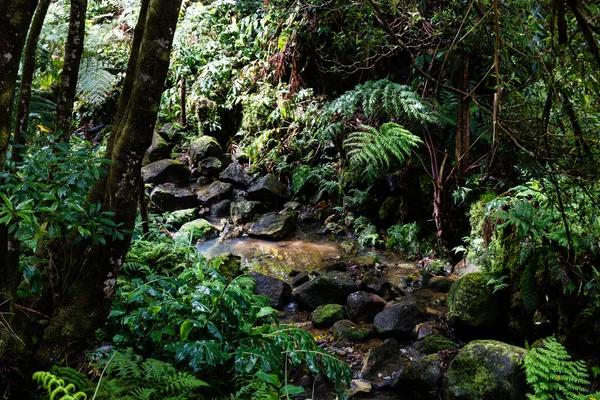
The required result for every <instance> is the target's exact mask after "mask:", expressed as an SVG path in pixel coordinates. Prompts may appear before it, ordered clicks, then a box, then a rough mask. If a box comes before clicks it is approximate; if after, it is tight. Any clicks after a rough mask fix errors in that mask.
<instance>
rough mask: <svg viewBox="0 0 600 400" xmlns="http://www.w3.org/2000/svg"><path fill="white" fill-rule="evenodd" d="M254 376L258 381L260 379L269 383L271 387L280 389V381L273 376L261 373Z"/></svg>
mask: <svg viewBox="0 0 600 400" xmlns="http://www.w3.org/2000/svg"><path fill="white" fill-rule="evenodd" d="M254 376H256V377H257V378H258V379H260V380H262V381H265V382H267V383H270V384H271V385H273V386H275V387H280V386H281V381H280V380H279V378H278V377H277V375H275V374H266V373H264V372H263V371H257V372H256V373H255V374H254Z"/></svg>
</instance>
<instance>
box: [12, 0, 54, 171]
mask: <svg viewBox="0 0 600 400" xmlns="http://www.w3.org/2000/svg"><path fill="white" fill-rule="evenodd" d="M49 6H50V0H40V2H39V4H38V6H37V9H36V10H35V15H34V16H33V21H31V27H30V28H29V34H28V35H27V42H26V44H25V52H24V54H23V68H22V73H21V89H20V91H19V101H18V102H17V112H16V117H15V136H14V141H13V151H12V157H13V160H14V161H15V162H18V161H21V150H22V147H23V146H24V145H25V141H26V140H25V136H24V132H25V130H26V129H27V121H28V118H29V99H30V98H31V82H32V81H33V74H34V72H35V53H36V49H37V45H38V40H39V37H40V32H41V31H42V26H43V25H44V20H45V19H46V13H47V12H48V7H49Z"/></svg>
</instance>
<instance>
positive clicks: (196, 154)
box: [188, 136, 223, 164]
mask: <svg viewBox="0 0 600 400" xmlns="http://www.w3.org/2000/svg"><path fill="white" fill-rule="evenodd" d="M222 152H223V149H222V148H221V145H220V144H219V142H217V139H215V138H214V137H212V136H201V137H199V138H198V139H196V140H194V141H193V142H192V143H190V146H189V148H188V154H189V156H190V162H191V163H192V164H197V163H199V162H200V161H201V160H203V159H205V158H206V157H212V156H218V155H219V154H221V153H222Z"/></svg>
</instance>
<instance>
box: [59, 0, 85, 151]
mask: <svg viewBox="0 0 600 400" xmlns="http://www.w3.org/2000/svg"><path fill="white" fill-rule="evenodd" d="M86 10H87V0H71V15H70V17H69V35H68V37H67V44H66V48H65V61H64V64H63V71H62V74H61V77H60V89H59V93H58V101H57V103H56V132H62V133H61V136H62V138H63V139H66V138H68V137H69V134H70V133H71V116H72V114H73V103H74V101H75V91H76V89H77V77H78V75H79V65H80V64H81V55H82V54H83V40H84V35H85V14H86Z"/></svg>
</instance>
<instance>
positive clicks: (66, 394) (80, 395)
mask: <svg viewBox="0 0 600 400" xmlns="http://www.w3.org/2000/svg"><path fill="white" fill-rule="evenodd" d="M32 379H33V381H34V382H37V383H39V384H40V386H41V387H42V388H44V389H45V390H47V391H48V398H49V399H50V400H80V399H84V400H85V399H87V394H85V393H84V392H82V391H78V388H77V387H76V386H75V385H74V384H73V383H69V382H68V381H65V379H63V378H61V377H58V376H56V375H54V374H53V373H51V372H48V371H38V372H36V373H34V374H33V377H32Z"/></svg>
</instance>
